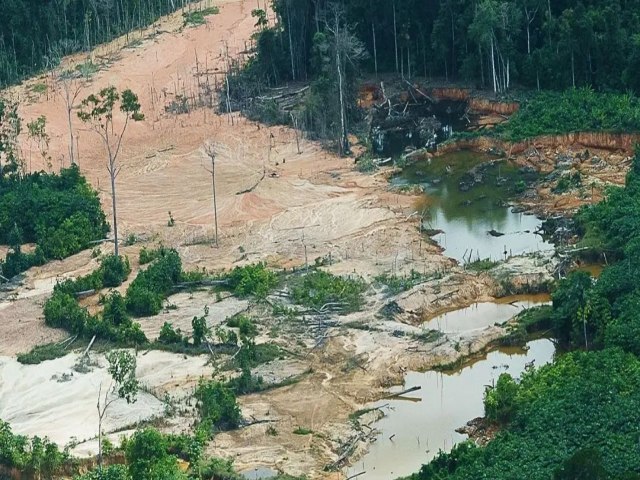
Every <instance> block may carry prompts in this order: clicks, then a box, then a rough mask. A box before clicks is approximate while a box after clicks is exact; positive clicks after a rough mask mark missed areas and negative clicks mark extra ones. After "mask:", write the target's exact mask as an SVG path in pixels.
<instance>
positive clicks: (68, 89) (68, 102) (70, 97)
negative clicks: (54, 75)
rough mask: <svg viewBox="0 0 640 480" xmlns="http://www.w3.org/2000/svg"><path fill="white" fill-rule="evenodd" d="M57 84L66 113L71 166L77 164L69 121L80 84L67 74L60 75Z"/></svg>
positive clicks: (80, 87)
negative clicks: (60, 87) (58, 83)
mask: <svg viewBox="0 0 640 480" xmlns="http://www.w3.org/2000/svg"><path fill="white" fill-rule="evenodd" d="M59 82H60V84H61V85H62V93H63V95H62V100H63V101H64V106H65V111H66V113H67V123H68V127H69V162H70V164H71V165H73V164H76V163H77V160H78V159H77V156H78V155H77V152H76V150H75V144H74V142H75V136H74V134H73V123H72V121H71V117H72V115H71V113H72V112H73V109H74V108H76V100H77V99H78V96H79V95H80V91H81V90H82V84H81V83H80V81H79V80H78V79H77V78H72V77H71V76H70V75H68V74H60V75H59Z"/></svg>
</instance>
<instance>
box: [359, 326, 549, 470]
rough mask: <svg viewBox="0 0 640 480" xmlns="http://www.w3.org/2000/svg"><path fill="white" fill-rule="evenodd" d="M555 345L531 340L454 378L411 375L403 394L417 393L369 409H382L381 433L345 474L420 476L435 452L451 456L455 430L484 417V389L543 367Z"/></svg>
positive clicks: (449, 375)
mask: <svg viewBox="0 0 640 480" xmlns="http://www.w3.org/2000/svg"><path fill="white" fill-rule="evenodd" d="M554 352H555V347H554V344H553V342H552V341H551V340H549V339H544V338H543V339H538V340H532V341H530V342H528V343H527V344H526V346H525V347H524V348H500V349H498V350H496V351H493V352H490V353H488V354H487V355H486V357H485V358H482V359H479V360H473V361H470V362H469V363H467V364H466V365H464V366H463V367H462V368H460V369H459V370H457V371H453V372H447V373H442V372H435V371H428V372H424V373H419V372H410V373H408V374H407V375H406V376H405V384H404V386H403V387H397V389H396V390H394V391H400V390H402V389H403V388H408V387H414V386H420V387H422V388H421V390H418V391H416V392H413V393H411V394H408V395H407V396H405V397H402V398H397V399H386V400H381V401H379V402H376V403H375V404H372V405H370V407H382V406H383V405H387V406H386V407H383V408H382V410H383V412H384V413H385V417H384V418H382V419H381V420H380V421H378V422H376V423H375V425H374V426H375V428H376V429H377V430H378V431H379V432H380V434H379V435H378V436H377V441H375V442H374V443H372V444H371V446H370V448H369V451H368V452H367V454H366V455H364V457H362V458H361V459H360V460H358V461H357V462H355V464H354V465H353V466H351V467H350V468H349V469H348V471H347V477H349V476H352V475H356V474H359V473H361V472H366V473H364V474H362V475H358V477H357V478H358V479H360V480H390V479H394V478H398V477H402V476H407V475H410V474H411V473H415V472H417V471H418V470H420V467H421V466H422V465H423V464H424V463H428V462H429V461H430V460H431V459H433V458H434V456H435V455H436V454H437V453H438V451H439V450H446V451H448V450H450V449H451V447H452V446H453V445H455V444H456V443H458V442H461V441H463V440H465V439H466V438H467V437H466V435H463V434H460V433H456V431H455V429H456V428H458V427H461V426H462V425H464V424H466V423H467V421H469V420H471V419H473V418H476V417H479V416H482V415H483V414H484V407H483V396H484V391H485V388H486V386H488V385H493V384H494V382H495V381H496V380H497V379H498V377H499V376H500V374H501V373H503V372H508V373H509V374H511V375H512V376H514V377H517V376H519V375H521V374H522V372H523V371H524V370H525V367H526V365H527V364H528V363H530V362H532V361H533V362H534V365H535V366H540V365H544V364H546V363H549V362H551V361H552V360H553V355H554Z"/></svg>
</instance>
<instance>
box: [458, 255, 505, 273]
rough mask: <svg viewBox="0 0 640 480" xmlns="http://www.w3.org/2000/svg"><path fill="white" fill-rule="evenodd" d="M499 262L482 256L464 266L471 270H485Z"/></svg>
mask: <svg viewBox="0 0 640 480" xmlns="http://www.w3.org/2000/svg"><path fill="white" fill-rule="evenodd" d="M499 263H500V262H494V261H493V260H491V259H490V258H483V259H478V260H475V261H473V262H470V263H467V264H466V265H465V268H466V269H467V270H471V271H473V272H487V271H489V270H491V269H492V268H494V267H495V266H497V265H498V264H499Z"/></svg>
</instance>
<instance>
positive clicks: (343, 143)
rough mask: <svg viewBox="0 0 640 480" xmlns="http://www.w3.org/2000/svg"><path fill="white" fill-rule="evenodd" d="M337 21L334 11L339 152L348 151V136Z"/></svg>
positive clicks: (343, 153)
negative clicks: (338, 103) (338, 102)
mask: <svg viewBox="0 0 640 480" xmlns="http://www.w3.org/2000/svg"><path fill="white" fill-rule="evenodd" d="M339 39H340V36H339V22H338V16H337V13H336V66H337V67H338V90H339V93H340V154H341V155H346V154H347V153H348V152H349V138H348V137H347V119H346V113H345V109H344V87H343V85H342V83H343V81H342V62H341V60H340V42H339Z"/></svg>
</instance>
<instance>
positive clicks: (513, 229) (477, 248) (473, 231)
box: [392, 151, 553, 262]
mask: <svg viewBox="0 0 640 480" xmlns="http://www.w3.org/2000/svg"><path fill="white" fill-rule="evenodd" d="M469 172H472V173H471V174H470V173H469ZM536 175H537V174H536V173H534V172H529V171H525V170H522V169H519V168H517V167H516V166H514V165H512V164H511V163H509V162H506V161H504V160H496V159H495V157H490V156H488V155H483V154H479V153H474V152H469V151H462V152H456V153H451V154H447V155H444V156H442V157H437V158H433V159H429V160H426V161H422V162H417V163H415V164H412V165H409V166H408V167H407V168H405V169H404V170H403V171H402V173H401V174H400V175H398V176H397V177H395V178H394V179H393V180H392V183H393V184H394V185H397V186H403V185H416V184H417V185H421V186H422V187H423V189H424V191H425V196H424V197H423V199H422V200H421V201H420V202H419V203H418V205H416V210H417V212H418V213H419V214H420V215H421V217H422V218H423V226H424V228H425V229H426V230H432V231H441V232H442V233H439V234H435V235H433V238H434V240H436V241H437V242H438V243H439V244H440V245H441V246H442V247H443V248H444V249H445V255H447V256H449V257H452V258H455V259H456V260H458V261H460V262H463V261H464V258H467V259H468V258H469V257H471V259H472V260H476V259H478V258H481V259H484V258H490V259H492V260H503V259H504V258H505V252H506V255H521V254H523V253H530V252H535V251H544V250H552V249H553V245H551V244H550V243H548V242H545V241H544V240H543V239H542V237H541V236H540V235H538V234H536V233H534V232H536V231H537V230H538V229H539V227H540V225H541V224H542V220H540V219H539V218H537V217H535V216H534V215H525V214H523V213H517V212H516V211H515V210H514V209H513V208H512V207H510V206H509V205H508V204H507V202H508V200H509V198H512V197H513V196H515V195H517V194H518V192H520V191H521V190H523V189H524V187H525V184H526V182H528V181H531V180H533V179H535V177H536ZM489 232H492V233H493V235H492V234H490V233H489Z"/></svg>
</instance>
